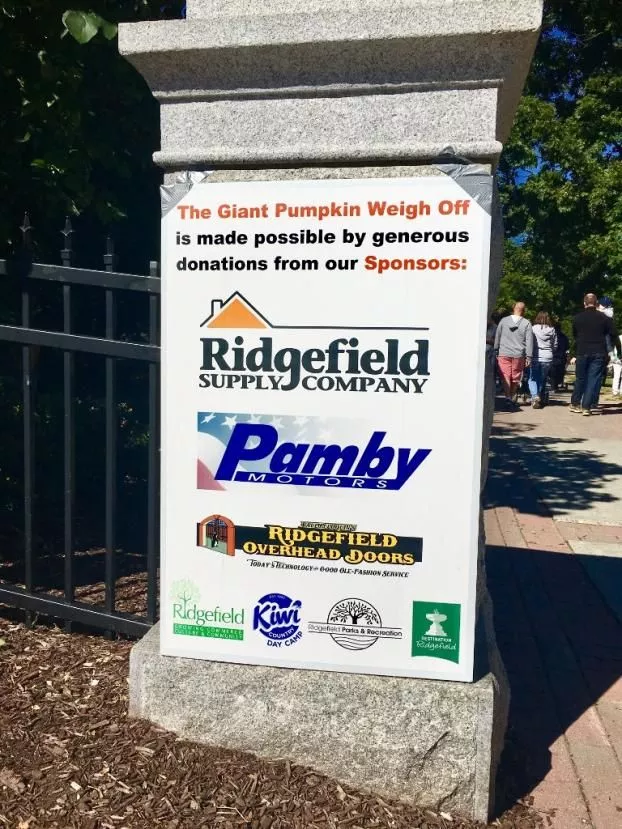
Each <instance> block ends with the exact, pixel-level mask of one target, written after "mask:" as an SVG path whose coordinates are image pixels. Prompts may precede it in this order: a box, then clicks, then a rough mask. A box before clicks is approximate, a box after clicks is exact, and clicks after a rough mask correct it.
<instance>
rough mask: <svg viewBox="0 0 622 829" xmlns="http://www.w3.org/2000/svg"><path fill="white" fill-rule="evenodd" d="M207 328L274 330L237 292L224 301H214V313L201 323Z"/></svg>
mask: <svg viewBox="0 0 622 829" xmlns="http://www.w3.org/2000/svg"><path fill="white" fill-rule="evenodd" d="M203 326H205V327H206V328H272V326H271V325H270V323H269V322H268V320H267V319H265V317H263V316H262V314H260V313H259V311H258V310H257V309H256V308H254V307H253V306H252V305H251V304H250V302H249V301H248V300H247V299H245V298H244V297H243V296H242V294H240V293H238V292H237V291H236V292H235V293H233V294H231V296H230V297H229V298H228V299H226V300H224V302H223V300H221V299H213V300H212V313H211V314H210V315H209V317H208V318H207V319H206V320H204V321H203V322H202V323H201V327H203Z"/></svg>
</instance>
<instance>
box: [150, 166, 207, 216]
mask: <svg viewBox="0 0 622 829" xmlns="http://www.w3.org/2000/svg"><path fill="white" fill-rule="evenodd" d="M211 175H212V171H211V170H210V171H204V172H202V173H200V172H196V171H194V170H184V171H183V172H181V173H178V174H177V176H176V177H175V182H174V183H173V184H162V185H160V209H161V211H162V217H164V216H166V214H167V213H169V212H170V211H171V210H172V209H173V208H174V207H175V205H176V204H179V202H180V201H181V200H182V199H183V198H184V196H187V195H188V193H189V192H190V191H191V190H192V188H193V187H194V186H195V185H196V184H204V183H205V182H206V181H207V179H208V178H209V177H210V176H211Z"/></svg>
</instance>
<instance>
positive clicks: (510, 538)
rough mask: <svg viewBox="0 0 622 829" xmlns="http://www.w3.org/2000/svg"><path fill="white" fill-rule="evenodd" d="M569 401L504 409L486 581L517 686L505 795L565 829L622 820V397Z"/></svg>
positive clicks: (497, 434) (617, 827) (498, 421)
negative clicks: (585, 411)
mask: <svg viewBox="0 0 622 829" xmlns="http://www.w3.org/2000/svg"><path fill="white" fill-rule="evenodd" d="M566 400H567V397H566V396H564V395H559V396H557V397H556V398H555V399H554V400H553V401H552V402H551V405H550V406H549V407H548V408H545V409H543V410H542V411H534V410H532V409H530V408H528V407H523V408H522V409H521V411H520V412H516V413H514V412H513V413H509V412H498V413H497V415H496V417H495V427H494V432H493V440H492V444H491V450H492V459H491V470H490V477H489V483H488V486H487V494H486V504H487V510H486V531H487V541H488V579H489V585H490V590H491V593H492V597H493V601H494V605H495V623H496V628H497V635H498V639H499V646H500V648H501V651H502V655H503V658H504V661H505V665H506V669H507V671H508V676H509V679H510V685H511V691H512V702H511V711H510V727H509V731H508V743H507V748H506V753H505V756H504V760H503V763H502V770H501V775H500V778H501V779H500V782H501V789H502V792H501V796H502V798H503V797H505V798H506V799H507V800H511V799H512V798H516V797H528V796H531V797H533V805H534V806H535V808H537V809H539V810H540V811H541V812H543V813H544V814H546V816H547V822H548V825H550V826H551V827H555V829H579V827H581V829H622V405H612V404H606V405H605V406H604V407H603V414H602V415H599V416H593V417H591V418H583V417H581V415H575V414H571V413H570V412H569V411H568V408H567V406H566V405H565V402H566ZM562 402H563V404H564V405H562ZM501 805H503V804H501Z"/></svg>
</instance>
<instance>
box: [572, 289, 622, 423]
mask: <svg viewBox="0 0 622 829" xmlns="http://www.w3.org/2000/svg"><path fill="white" fill-rule="evenodd" d="M597 304H598V300H597V298H596V294H592V293H590V294H586V295H585V297H584V298H583V311H581V312H580V313H578V314H577V315H576V316H575V318H574V319H573V321H572V333H573V336H574V339H575V354H576V357H573V358H572V361H571V362H573V363H574V364H575V367H576V375H575V383H574V389H573V392H572V397H571V400H570V411H571V412H577V413H579V412H580V413H581V414H583V415H591V414H592V411H591V410H592V408H593V407H594V406H595V405H596V402H597V401H598V394H599V392H600V386H601V383H602V379H603V371H604V366H605V363H606V361H607V359H608V351H607V345H608V340H607V338H609V339H610V342H612V343H617V342H618V340H619V334H618V331H617V329H616V326H615V323H614V321H613V319H611V317H608V316H606V315H605V314H602V313H601V312H600V311H599V310H598V309H597V307H596V306H597Z"/></svg>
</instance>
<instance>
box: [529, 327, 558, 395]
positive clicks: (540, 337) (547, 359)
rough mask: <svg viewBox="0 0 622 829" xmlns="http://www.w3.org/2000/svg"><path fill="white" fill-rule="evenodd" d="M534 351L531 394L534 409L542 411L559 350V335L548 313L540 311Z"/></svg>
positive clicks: (530, 370)
mask: <svg viewBox="0 0 622 829" xmlns="http://www.w3.org/2000/svg"><path fill="white" fill-rule="evenodd" d="M532 330H533V337H534V350H533V359H532V361H531V366H530V368H529V393H530V394H531V405H532V406H533V408H534V409H541V408H542V406H544V405H545V404H546V403H547V402H548V397H547V392H546V381H547V378H548V376H549V373H550V371H551V368H552V366H553V357H554V354H555V349H556V348H557V333H556V331H555V329H554V328H553V326H552V325H551V318H550V317H549V315H548V314H547V313H546V311H540V313H539V314H538V315H537V316H536V321H535V324H534V326H533V329H532Z"/></svg>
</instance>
